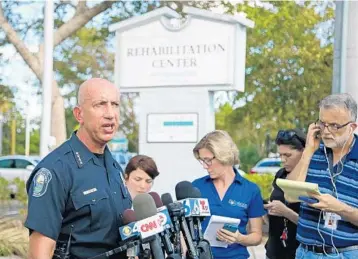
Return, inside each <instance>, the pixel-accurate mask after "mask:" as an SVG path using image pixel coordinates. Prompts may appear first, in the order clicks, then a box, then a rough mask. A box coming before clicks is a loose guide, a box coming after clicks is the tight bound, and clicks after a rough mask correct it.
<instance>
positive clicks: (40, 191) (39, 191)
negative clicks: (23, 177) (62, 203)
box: [32, 168, 52, 197]
mask: <svg viewBox="0 0 358 259" xmlns="http://www.w3.org/2000/svg"><path fill="white" fill-rule="evenodd" d="M51 179H52V174H51V172H50V170H48V169H46V168H40V169H39V170H38V171H37V173H36V174H35V176H34V180H33V181H34V190H33V192H32V196H34V197H41V196H42V195H44V194H45V193H46V191H47V187H48V184H49V182H50V181H51Z"/></svg>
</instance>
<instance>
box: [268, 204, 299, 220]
mask: <svg viewBox="0 0 358 259" xmlns="http://www.w3.org/2000/svg"><path fill="white" fill-rule="evenodd" d="M264 207H265V209H267V212H268V214H270V215H272V216H278V217H285V218H286V219H288V220H289V221H291V222H293V223H295V224H297V222H298V214H297V213H296V212H295V211H294V210H292V209H290V208H289V207H287V206H286V205H285V204H283V203H282V202H281V201H279V200H273V201H271V202H269V203H268V204H265V205H264Z"/></svg>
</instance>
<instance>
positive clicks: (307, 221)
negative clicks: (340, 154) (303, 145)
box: [297, 135, 358, 247]
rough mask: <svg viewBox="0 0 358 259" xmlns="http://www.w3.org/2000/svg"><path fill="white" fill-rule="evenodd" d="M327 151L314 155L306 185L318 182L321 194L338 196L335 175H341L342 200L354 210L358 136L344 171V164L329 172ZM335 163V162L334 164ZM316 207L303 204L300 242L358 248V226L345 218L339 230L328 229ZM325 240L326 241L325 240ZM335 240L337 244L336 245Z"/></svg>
mask: <svg viewBox="0 0 358 259" xmlns="http://www.w3.org/2000/svg"><path fill="white" fill-rule="evenodd" d="M326 152H327V156H326V153H325V151H324V146H323V144H321V145H320V147H319V149H318V150H317V151H316V152H315V154H314V155H313V157H312V159H311V162H310V165H309V168H308V171H307V177H306V182H311V183H317V184H318V186H319V190H320V192H321V193H328V194H330V195H332V196H333V197H336V195H335V192H334V191H333V190H334V188H333V184H332V181H331V173H333V174H336V173H339V172H341V171H342V172H341V174H340V175H339V176H337V177H335V178H334V179H335V184H336V187H337V192H338V199H339V200H340V201H341V202H343V203H345V204H348V205H349V206H351V207H353V208H358V139H357V136H356V135H355V142H354V145H353V147H352V148H351V150H350V152H349V153H348V154H347V156H346V158H345V159H343V170H342V165H341V163H337V164H336V165H335V166H334V167H333V168H331V170H329V169H328V163H327V160H329V157H330V154H331V152H332V151H331V150H330V149H329V148H327V149H326ZM331 164H332V162H331ZM320 212H321V211H320V210H318V209H315V208H312V207H310V206H308V205H307V204H306V203H304V202H302V203H301V208H300V214H299V220H298V227H297V240H298V241H299V242H300V243H303V244H307V245H323V244H325V245H327V246H333V245H335V246H336V247H347V246H353V245H358V227H357V226H355V225H353V224H352V223H350V222H348V221H346V220H344V219H342V220H339V221H338V224H337V229H336V230H332V229H329V228H325V227H324V218H323V216H324V213H320ZM320 234H321V235H322V237H323V238H324V241H323V239H322V237H321V236H320ZM332 240H333V243H332Z"/></svg>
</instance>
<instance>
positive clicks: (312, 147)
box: [286, 123, 320, 182]
mask: <svg viewBox="0 0 358 259" xmlns="http://www.w3.org/2000/svg"><path fill="white" fill-rule="evenodd" d="M319 131H320V129H319V128H317V127H316V125H315V123H312V124H311V125H310V126H309V128H308V133H307V139H306V147H305V149H304V151H303V153H302V157H301V159H300V161H299V162H298V164H297V165H296V166H295V168H294V169H293V170H292V171H291V172H290V173H289V174H288V175H287V177H286V179H288V180H294V181H301V182H304V181H306V176H307V170H308V167H309V165H310V162H311V159H312V156H313V154H314V152H315V151H316V150H317V149H318V147H319V143H320V139H319V138H316V137H315V136H316V134H317V133H318V132H319Z"/></svg>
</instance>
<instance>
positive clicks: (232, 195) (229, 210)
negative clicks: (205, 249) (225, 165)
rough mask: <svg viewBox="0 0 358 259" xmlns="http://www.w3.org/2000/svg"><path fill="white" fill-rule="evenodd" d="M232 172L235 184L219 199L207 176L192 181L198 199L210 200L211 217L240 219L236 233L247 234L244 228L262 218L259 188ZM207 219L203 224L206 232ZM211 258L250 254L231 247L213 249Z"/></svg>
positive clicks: (239, 258)
mask: <svg viewBox="0 0 358 259" xmlns="http://www.w3.org/2000/svg"><path fill="white" fill-rule="evenodd" d="M234 171H235V174H236V176H235V179H234V182H233V183H232V184H231V185H230V187H229V189H228V190H227V191H226V193H225V196H224V198H223V199H222V200H220V197H219V194H218V192H217V191H216V188H215V186H214V184H213V181H212V179H211V178H210V176H209V175H208V176H205V177H202V178H199V179H197V180H195V181H194V182H193V186H195V187H197V188H199V190H200V192H201V196H202V197H203V198H207V199H208V201H209V206H210V212H211V215H218V216H224V217H231V218H238V219H240V220H241V221H240V225H239V231H240V233H241V234H244V235H245V234H247V231H246V226H247V223H248V220H249V219H250V218H258V217H261V216H263V215H265V214H266V213H265V211H264V207H263V201H262V197H261V192H260V189H259V187H258V186H257V185H256V184H254V183H252V182H250V181H248V180H247V179H245V178H243V177H242V176H241V175H240V174H239V173H238V172H237V170H236V169H235V168H234ZM209 220H210V217H206V219H205V220H204V222H203V225H202V227H203V231H205V229H206V227H207V225H208V223H209ZM212 251H213V255H214V258H220V259H226V258H227V259H246V258H248V257H249V253H248V252H247V249H246V247H245V246H242V245H240V244H232V245H229V246H228V247H227V248H221V247H212Z"/></svg>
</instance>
